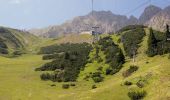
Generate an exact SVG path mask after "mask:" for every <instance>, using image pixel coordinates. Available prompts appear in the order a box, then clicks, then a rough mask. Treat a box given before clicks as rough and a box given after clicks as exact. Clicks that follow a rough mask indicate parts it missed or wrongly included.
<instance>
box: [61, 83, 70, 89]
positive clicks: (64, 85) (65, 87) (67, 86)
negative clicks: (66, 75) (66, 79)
mask: <svg viewBox="0 0 170 100" xmlns="http://www.w3.org/2000/svg"><path fill="white" fill-rule="evenodd" d="M69 87H70V85H69V84H63V85H62V88H63V89H68V88H69Z"/></svg>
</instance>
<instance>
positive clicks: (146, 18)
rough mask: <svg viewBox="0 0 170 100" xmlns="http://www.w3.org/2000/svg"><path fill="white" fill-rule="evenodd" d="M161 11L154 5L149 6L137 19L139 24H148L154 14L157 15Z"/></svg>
mask: <svg viewBox="0 0 170 100" xmlns="http://www.w3.org/2000/svg"><path fill="white" fill-rule="evenodd" d="M161 11H162V9H161V8H159V7H156V6H154V5H150V6H148V7H146V8H145V10H144V12H143V13H142V15H141V16H140V17H139V22H140V24H145V23H146V22H148V21H149V20H150V19H151V18H152V17H153V16H155V15H156V14H158V13H159V12H161Z"/></svg>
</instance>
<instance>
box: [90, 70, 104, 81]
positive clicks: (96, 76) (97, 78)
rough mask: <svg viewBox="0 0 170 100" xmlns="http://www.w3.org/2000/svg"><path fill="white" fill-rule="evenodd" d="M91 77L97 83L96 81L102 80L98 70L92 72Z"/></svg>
mask: <svg viewBox="0 0 170 100" xmlns="http://www.w3.org/2000/svg"><path fill="white" fill-rule="evenodd" d="M91 77H92V79H93V81H94V82H95V83H98V82H102V81H103V77H102V76H101V73H100V72H95V73H93V74H92V76H91Z"/></svg>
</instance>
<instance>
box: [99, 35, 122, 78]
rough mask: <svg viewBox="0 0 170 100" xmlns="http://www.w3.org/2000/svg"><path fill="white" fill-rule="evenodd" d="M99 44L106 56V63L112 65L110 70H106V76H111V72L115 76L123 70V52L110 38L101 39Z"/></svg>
mask: <svg viewBox="0 0 170 100" xmlns="http://www.w3.org/2000/svg"><path fill="white" fill-rule="evenodd" d="M98 44H99V45H100V46H101V50H102V51H103V52H104V54H105V55H106V61H105V63H107V64H109V65H110V68H109V69H107V70H106V74H107V75H109V74H110V73H111V72H109V71H110V70H112V72H113V73H112V74H115V73H116V72H118V71H119V70H120V69H121V68H122V64H123V63H124V62H125V57H124V55H123V53H122V50H121V49H120V48H119V47H118V45H116V44H115V43H114V42H113V40H112V38H111V37H110V36H107V37H104V38H102V39H100V40H99V42H98Z"/></svg>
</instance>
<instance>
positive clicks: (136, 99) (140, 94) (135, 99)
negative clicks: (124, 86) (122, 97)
mask: <svg viewBox="0 0 170 100" xmlns="http://www.w3.org/2000/svg"><path fill="white" fill-rule="evenodd" d="M146 94H147V93H146V91H144V90H143V91H130V92H128V96H129V98H130V99H131V100H141V99H143V98H144V97H145V96H146Z"/></svg>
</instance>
